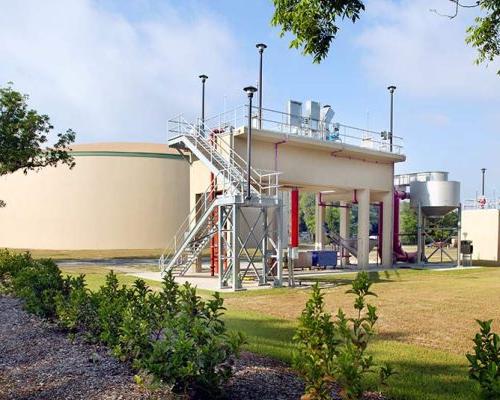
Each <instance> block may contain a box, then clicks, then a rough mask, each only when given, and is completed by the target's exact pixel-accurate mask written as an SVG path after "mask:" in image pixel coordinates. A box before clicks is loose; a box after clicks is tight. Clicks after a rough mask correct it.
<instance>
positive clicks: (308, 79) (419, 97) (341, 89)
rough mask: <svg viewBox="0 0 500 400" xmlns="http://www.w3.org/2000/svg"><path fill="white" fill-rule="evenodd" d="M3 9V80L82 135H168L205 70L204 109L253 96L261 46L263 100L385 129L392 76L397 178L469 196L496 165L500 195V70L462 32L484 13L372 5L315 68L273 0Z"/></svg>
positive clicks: (344, 27) (147, 0)
mask: <svg viewBox="0 0 500 400" xmlns="http://www.w3.org/2000/svg"><path fill="white" fill-rule="evenodd" d="M0 9H1V10H2V12H1V13H0V55H1V62H0V85H5V84H7V82H13V83H14V87H15V89H17V90H19V91H22V92H23V93H27V94H29V95H30V105H31V106H32V107H33V108H35V109H37V110H38V111H39V112H41V113H45V114H48V115H49V116H50V117H51V120H52V122H53V124H54V126H55V128H56V130H58V131H63V130H66V129H68V128H72V129H73V130H75V131H76V132H77V142H78V143H89V142H105V141H153V142H159V143H161V142H165V141H166V138H167V120H168V119H169V118H170V117H172V116H175V115H177V114H179V113H184V114H186V115H187V116H188V117H190V118H193V117H196V116H198V114H199V112H200V82H199V79H198V78H197V77H198V75H200V74H202V73H204V74H207V75H208V77H209V78H208V81H207V115H214V114H216V113H218V112H220V111H222V110H223V108H224V107H226V108H227V109H229V108H231V107H232V106H238V105H240V104H243V103H245V102H246V97H245V94H244V93H243V91H242V88H243V87H244V86H247V85H249V84H251V85H255V84H256V83H257V78H258V53H257V50H256V48H255V44H256V43H259V42H264V43H266V44H267V45H268V48H267V49H266V51H265V53H264V83H263V88H264V90H263V96H264V106H265V107H267V108H271V109H277V110H283V111H284V110H285V104H286V102H287V100H288V99H295V100H299V101H305V100H308V99H312V100H317V101H320V102H322V103H323V104H325V103H328V104H330V105H332V107H333V108H334V110H335V111H336V116H335V119H336V121H338V122H341V123H344V124H347V125H354V126H358V127H361V128H369V129H372V130H375V131H382V130H387V129H388V127H389V94H388V91H387V86H388V85H392V84H394V85H396V86H397V90H396V93H395V98H394V102H395V116H394V134H395V135H398V136H401V137H403V138H404V146H405V149H404V153H405V154H406V156H407V161H406V162H404V163H400V164H398V165H397V167H396V172H397V173H406V172H418V171H429V170H444V171H449V172H450V179H453V180H459V181H461V183H462V198H463V199H471V198H474V197H475V196H476V192H477V191H479V190H480V186H481V172H480V169H481V168H487V174H486V194H487V196H489V197H493V196H494V195H496V196H500V155H499V152H500V76H498V75H496V71H497V70H498V69H499V68H500V65H499V62H496V63H492V64H489V65H480V66H477V65H475V64H474V59H475V56H476V52H475V50H474V49H472V48H470V47H468V46H467V45H466V44H465V40H464V38H465V29H466V27H467V26H469V25H470V24H471V23H472V22H473V19H474V17H475V16H476V15H477V12H478V11H477V10H468V9H463V10H460V13H459V15H458V16H457V18H455V19H453V20H450V19H448V18H445V17H440V16H438V15H437V14H436V13H433V12H431V11H430V10H431V9H436V10H438V11H439V12H440V13H442V14H445V13H452V12H453V11H454V10H453V7H452V4H451V3H450V1H448V0H419V1H412V0H398V1H396V0H394V1H391V0H367V1H366V11H365V12H364V13H363V14H362V15H361V19H360V20H359V21H358V22H356V23H355V24H352V23H350V22H349V21H345V22H343V23H342V24H341V30H340V31H339V34H338V36H337V39H336V40H335V42H334V43H333V44H332V48H331V51H330V54H329V56H328V58H327V59H326V60H325V61H324V62H322V63H321V64H319V65H318V64H313V63H312V59H311V58H310V57H308V56H303V55H302V54H301V53H300V51H297V50H295V49H289V47H288V44H289V40H290V37H289V36H285V37H284V38H280V37H279V30H278V28H275V27H272V26H271V25H270V19H271V17H272V13H273V7H272V2H271V1H270V0H252V1H248V0H182V1H180V0H177V1H169V0H100V1H97V0H46V1H43V2H42V1H39V0H17V1H11V0H0ZM332 173H335V172H334V171H332Z"/></svg>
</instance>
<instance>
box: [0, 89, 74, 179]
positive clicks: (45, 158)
mask: <svg viewBox="0 0 500 400" xmlns="http://www.w3.org/2000/svg"><path fill="white" fill-rule="evenodd" d="M27 102H28V96H27V95H25V94H21V93H19V92H17V91H15V90H14V89H13V88H12V86H11V85H10V84H9V85H7V86H5V87H0V176H2V175H6V174H10V173H13V172H15V171H18V170H22V171H23V172H24V173H27V172H28V171H37V170H39V169H40V168H43V167H47V166H56V165H57V164H58V163H63V164H66V165H68V166H69V167H70V168H72V167H73V166H74V160H73V157H72V156H71V154H69V153H68V151H69V150H70V149H69V145H70V144H71V143H73V142H74V140H75V133H74V132H73V131H72V130H71V129H69V130H67V131H66V132H65V133H58V134H57V140H56V141H55V143H54V144H53V145H52V146H51V147H45V144H46V143H47V142H48V140H49V137H48V135H49V134H50V132H51V131H52V129H53V128H54V127H53V126H52V125H51V123H50V118H49V117H48V116H47V115H41V114H38V112H37V111H35V110H32V109H29V108H28V103H27Z"/></svg>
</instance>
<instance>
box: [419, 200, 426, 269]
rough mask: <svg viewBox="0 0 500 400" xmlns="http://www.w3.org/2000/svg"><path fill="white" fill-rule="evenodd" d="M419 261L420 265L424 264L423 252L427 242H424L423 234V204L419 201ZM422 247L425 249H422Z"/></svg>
mask: <svg viewBox="0 0 500 400" xmlns="http://www.w3.org/2000/svg"><path fill="white" fill-rule="evenodd" d="M417 218H418V219H417V263H418V265H420V264H422V260H423V253H424V251H425V247H424V246H425V243H423V239H424V238H423V236H422V222H423V221H422V206H421V204H420V202H418V215H417ZM422 249H423V250H424V251H422Z"/></svg>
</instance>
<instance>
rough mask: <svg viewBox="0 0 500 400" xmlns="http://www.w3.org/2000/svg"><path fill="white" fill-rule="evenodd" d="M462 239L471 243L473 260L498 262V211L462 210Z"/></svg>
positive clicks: (499, 240) (499, 243)
mask: <svg viewBox="0 0 500 400" xmlns="http://www.w3.org/2000/svg"><path fill="white" fill-rule="evenodd" d="M462 237H463V238H466V239H467V240H471V241H472V245H473V247H474V251H473V253H472V258H473V259H474V260H481V261H493V262H500V210H499V209H480V208H477V209H469V210H467V209H466V210H464V211H463V212H462Z"/></svg>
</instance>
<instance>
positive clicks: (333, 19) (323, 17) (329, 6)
mask: <svg viewBox="0 0 500 400" xmlns="http://www.w3.org/2000/svg"><path fill="white" fill-rule="evenodd" d="M274 8H275V11H274V15H273V18H272V20H271V24H272V25H274V26H280V27H281V33H280V36H281V37H283V36H284V35H285V33H287V32H288V33H291V34H292V35H293V36H294V39H293V40H292V41H291V42H290V47H291V48H295V49H298V48H299V47H301V48H302V53H303V54H304V55H311V56H313V60H314V62H315V63H320V62H321V61H322V60H323V59H324V58H325V57H326V56H327V55H328V51H329V50H330V43H331V42H332V40H333V39H335V37H336V35H337V32H338V30H339V26H338V20H339V19H340V20H343V19H345V18H348V19H350V20H351V21H352V22H356V20H357V19H359V15H360V13H361V12H362V11H364V9H365V6H364V4H363V2H362V1H359V0H335V1H333V0H274Z"/></svg>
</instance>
